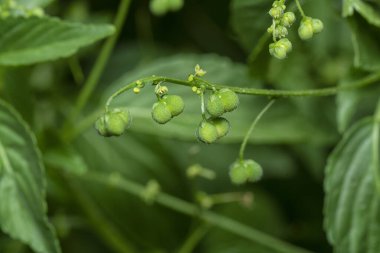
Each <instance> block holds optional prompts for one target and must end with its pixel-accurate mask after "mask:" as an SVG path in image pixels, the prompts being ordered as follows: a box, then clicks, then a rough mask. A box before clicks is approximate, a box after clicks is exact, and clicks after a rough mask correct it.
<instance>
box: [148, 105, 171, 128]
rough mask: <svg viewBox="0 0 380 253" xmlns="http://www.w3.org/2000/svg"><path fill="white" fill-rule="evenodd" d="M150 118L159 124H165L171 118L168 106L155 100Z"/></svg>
mask: <svg viewBox="0 0 380 253" xmlns="http://www.w3.org/2000/svg"><path fill="white" fill-rule="evenodd" d="M152 118H153V120H154V121H156V122H157V123H159V124H165V123H167V122H168V121H169V120H171V118H172V114H171V112H170V110H169V108H168V107H167V106H166V104H165V103H163V102H161V101H160V102H156V103H154V105H153V108H152Z"/></svg>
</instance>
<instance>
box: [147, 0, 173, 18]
mask: <svg viewBox="0 0 380 253" xmlns="http://www.w3.org/2000/svg"><path fill="white" fill-rule="evenodd" d="M168 7H169V0H151V1H150V5H149V8H150V11H151V12H152V13H153V14H154V15H156V16H163V15H165V14H166V12H167V11H168Z"/></svg>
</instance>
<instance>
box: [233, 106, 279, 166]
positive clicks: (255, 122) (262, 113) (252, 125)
mask: <svg viewBox="0 0 380 253" xmlns="http://www.w3.org/2000/svg"><path fill="white" fill-rule="evenodd" d="M275 101H276V100H274V99H273V100H271V101H270V102H269V103H268V104H267V105H266V106H265V107H264V109H262V110H261V112H260V113H259V114H258V115H257V117H256V118H255V120H254V121H253V122H252V124H251V126H250V127H249V129H248V132H247V133H246V135H245V136H244V140H243V142H242V143H241V146H240V151H239V159H240V161H243V159H244V150H245V147H246V146H247V142H248V139H249V136H251V134H252V131H253V129H254V128H255V126H256V125H257V123H258V122H259V121H260V119H261V117H262V116H263V115H264V114H265V112H266V111H267V110H268V109H269V108H270V107H271V106H272V105H273V103H274V102H275Z"/></svg>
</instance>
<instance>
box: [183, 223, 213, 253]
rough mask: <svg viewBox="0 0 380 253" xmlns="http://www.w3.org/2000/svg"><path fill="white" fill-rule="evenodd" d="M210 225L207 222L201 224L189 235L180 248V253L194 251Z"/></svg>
mask: <svg viewBox="0 0 380 253" xmlns="http://www.w3.org/2000/svg"><path fill="white" fill-rule="evenodd" d="M209 228H210V226H209V225H207V224H202V225H199V226H198V227H197V228H196V229H195V230H194V231H193V232H192V234H191V235H190V236H189V237H187V239H186V241H185V242H184V244H183V245H182V247H181V248H180V249H179V250H178V253H192V252H194V249H195V247H196V246H197V245H198V244H199V242H200V241H201V240H202V238H203V237H204V236H205V235H206V233H207V232H208V230H209Z"/></svg>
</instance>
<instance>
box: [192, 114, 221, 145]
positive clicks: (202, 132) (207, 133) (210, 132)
mask: <svg viewBox="0 0 380 253" xmlns="http://www.w3.org/2000/svg"><path fill="white" fill-rule="evenodd" d="M196 134H197V138H198V140H200V141H201V142H203V143H207V144H211V143H213V142H215V141H216V140H217V139H218V131H217V129H216V127H215V126H214V125H213V124H211V123H210V122H208V121H207V120H202V121H201V123H200V124H199V126H198V129H197V132H196Z"/></svg>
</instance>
